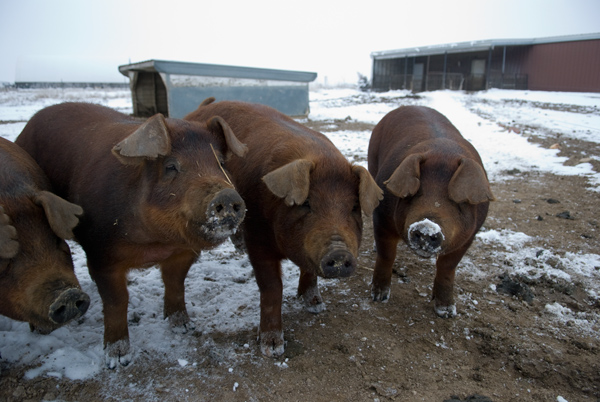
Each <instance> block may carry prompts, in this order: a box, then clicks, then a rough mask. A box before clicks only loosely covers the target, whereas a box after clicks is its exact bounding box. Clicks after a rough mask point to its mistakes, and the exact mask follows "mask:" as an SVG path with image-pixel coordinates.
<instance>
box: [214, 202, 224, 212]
mask: <svg viewBox="0 0 600 402" xmlns="http://www.w3.org/2000/svg"><path fill="white" fill-rule="evenodd" d="M215 210H216V211H217V213H220V212H221V211H222V210H223V205H221V204H219V205H217V206H216V207H215Z"/></svg>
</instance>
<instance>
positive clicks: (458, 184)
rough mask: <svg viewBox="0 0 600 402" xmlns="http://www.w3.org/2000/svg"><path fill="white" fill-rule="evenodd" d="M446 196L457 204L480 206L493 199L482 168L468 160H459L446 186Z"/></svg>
mask: <svg viewBox="0 0 600 402" xmlns="http://www.w3.org/2000/svg"><path fill="white" fill-rule="evenodd" d="M448 196H449V197H450V199H451V200H452V201H454V202H456V203H458V204H460V203H462V202H468V203H469V204H480V203H482V202H487V201H493V200H494V199H495V198H494V195H493V194H492V190H491V189H490V183H489V181H488V179H487V177H486V175H485V171H484V170H483V167H481V165H480V164H478V163H477V162H475V161H474V160H473V159H468V158H463V159H461V160H460V163H459V165H458V169H456V172H454V175H453V176H452V179H450V184H448Z"/></svg>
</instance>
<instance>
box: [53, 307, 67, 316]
mask: <svg viewBox="0 0 600 402" xmlns="http://www.w3.org/2000/svg"><path fill="white" fill-rule="evenodd" d="M66 309H67V307H65V306H60V307H59V308H57V309H56V311H55V312H54V314H53V315H54V316H55V317H60V316H62V315H63V314H64V313H65V310H66Z"/></svg>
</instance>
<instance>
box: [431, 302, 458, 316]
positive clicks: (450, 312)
mask: <svg viewBox="0 0 600 402" xmlns="http://www.w3.org/2000/svg"><path fill="white" fill-rule="evenodd" d="M435 313H436V314H437V315H438V316H439V317H441V318H452V317H455V316H456V305H454V304H451V305H449V306H435Z"/></svg>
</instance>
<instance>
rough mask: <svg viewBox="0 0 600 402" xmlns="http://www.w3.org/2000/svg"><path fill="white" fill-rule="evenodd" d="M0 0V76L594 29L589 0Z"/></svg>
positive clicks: (74, 75)
mask: <svg viewBox="0 0 600 402" xmlns="http://www.w3.org/2000/svg"><path fill="white" fill-rule="evenodd" d="M349 3H351V2H348V1H339V0H335V1H327V0H303V1H298V2H286V1H281V0H255V1H247V0H230V1H210V2H208V1H202V0H200V1H184V0H170V1H157V0H145V1H137V0H135V1H134V0H102V1H87V0H53V1H47V0H19V1H14V0H0V82H2V81H7V82H14V81H61V80H62V81H113V82H126V79H125V77H123V76H122V75H120V74H119V73H118V70H117V67H118V66H119V65H121V64H127V63H129V62H130V61H131V62H137V61H143V60H148V59H167V60H178V61H192V62H199V63H215V64H229V65H238V66H251V67H264V68H280V69H287V70H300V71H313V72H317V73H318V74H319V78H318V79H317V80H318V81H319V82H323V81H324V80H325V79H327V81H328V82H329V83H335V82H339V81H346V82H352V83H354V82H356V81H357V72H360V73H361V74H363V75H366V76H370V74H371V58H370V53H371V52H373V51H377V50H388V49H398V48H405V47H413V46H425V45H434V44H441V43H451V42H462V41H470V40H480V39H508V38H536V37H546V36H556V35H570V34H579V33H594V32H600V18H599V16H600V1H598V0H565V1H560V0H487V1H486V0H479V1H474V0H454V1H447V0H445V1H440V0H429V1H418V0H411V1H401V0H388V1H386V0H369V1H366V2H360V3H359V5H349Z"/></svg>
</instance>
